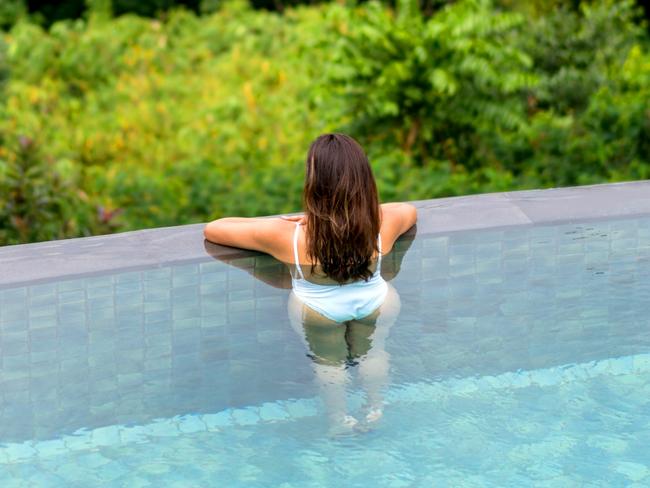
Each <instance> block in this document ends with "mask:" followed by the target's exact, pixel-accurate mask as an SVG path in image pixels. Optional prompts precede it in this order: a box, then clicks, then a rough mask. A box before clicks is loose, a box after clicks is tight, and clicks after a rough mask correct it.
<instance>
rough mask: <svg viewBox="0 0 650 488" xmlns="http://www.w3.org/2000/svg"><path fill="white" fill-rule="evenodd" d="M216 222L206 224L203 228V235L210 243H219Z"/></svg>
mask: <svg viewBox="0 0 650 488" xmlns="http://www.w3.org/2000/svg"><path fill="white" fill-rule="evenodd" d="M217 222H218V221H217V220H215V221H212V222H208V223H207V224H205V227H203V235H204V237H205V238H206V239H207V240H208V241H210V242H215V243H218V242H219V224H218V223H217Z"/></svg>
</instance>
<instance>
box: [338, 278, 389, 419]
mask: <svg viewBox="0 0 650 488" xmlns="http://www.w3.org/2000/svg"><path fill="white" fill-rule="evenodd" d="M400 309H401V302H400V297H399V294H398V293H397V291H396V290H395V288H394V287H393V286H392V285H391V284H390V283H388V293H387V295H386V299H385V300H384V303H383V304H382V305H381V306H380V307H379V308H378V309H377V311H376V312H374V313H372V314H371V315H369V316H368V317H364V318H363V319H360V320H355V321H354V322H351V323H350V327H351V328H353V330H354V329H355V328H356V332H353V333H352V334H351V337H352V338H353V340H354V337H362V336H363V335H366V336H367V334H368V328H369V327H374V330H373V331H372V333H371V334H370V336H369V337H368V339H369V342H370V349H369V350H368V351H367V352H366V353H365V354H363V355H361V356H360V357H359V359H358V361H359V377H360V379H361V382H362V384H363V388H364V390H365V391H366V398H367V402H366V407H365V409H366V411H367V415H366V420H367V421H369V422H372V421H375V420H378V419H379V418H380V417H381V415H382V408H383V390H384V389H385V387H386V386H387V385H388V371H389V368H390V354H389V353H388V352H386V349H385V346H386V339H387V338H388V334H389V332H390V328H391V327H392V326H393V324H394V323H395V320H396V319H397V316H398V315H399V312H400ZM359 342H361V341H359Z"/></svg>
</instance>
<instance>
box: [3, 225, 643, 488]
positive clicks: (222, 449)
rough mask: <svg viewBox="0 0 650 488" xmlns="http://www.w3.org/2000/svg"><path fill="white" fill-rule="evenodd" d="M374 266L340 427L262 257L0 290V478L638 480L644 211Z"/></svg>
mask: <svg viewBox="0 0 650 488" xmlns="http://www.w3.org/2000/svg"><path fill="white" fill-rule="evenodd" d="M389 264H390V263H389ZM392 266H393V268H392V269H387V270H386V271H387V273H388V274H390V275H392V274H394V275H395V277H394V278H393V279H392V280H391V283H392V284H393V286H394V287H395V290H396V291H397V293H398V295H399V299H400V300H401V310H400V312H399V315H398V316H397V318H396V320H395V322H394V324H392V326H391V327H390V330H389V333H388V337H387V339H386V341H385V352H386V353H387V358H388V365H389V373H388V385H387V386H386V388H385V391H384V401H385V408H384V416H383V418H381V419H380V420H379V421H377V422H376V423H373V424H371V425H370V426H368V427H366V428H363V429H361V428H358V429H353V430H351V431H350V432H345V433H342V434H337V435H332V434H331V432H330V431H329V425H328V422H327V419H326V415H324V413H325V408H326V407H325V403H324V401H323V399H322V396H321V394H322V391H321V390H319V388H318V385H316V384H315V382H314V371H313V369H312V360H311V359H310V358H309V357H308V355H307V354H308V352H309V351H307V350H306V348H305V345H304V343H303V342H302V338H301V337H300V336H299V335H298V334H297V333H296V332H295V331H294V330H293V328H292V327H291V324H290V321H289V318H288V314H287V300H288V294H289V290H287V289H284V288H276V287H275V286H273V285H271V284H269V283H270V282H273V283H275V284H276V285H277V284H279V283H281V282H282V279H281V270H282V267H281V265H279V264H278V263H276V262H275V261H273V260H272V259H270V258H267V257H254V256H248V257H238V258H235V259H226V260H225V261H219V260H215V259H212V258H211V257H209V256H206V257H204V258H201V259H197V260H194V261H193V262H186V263H180V264H178V263H177V264H164V263H161V264H158V265H155V266H147V267H142V268H140V269H129V270H126V271H124V270H123V271H118V270H116V271H113V272H101V273H95V274H93V275H85V276H79V277H75V278H66V279H47V280H42V281H41V282H38V283H30V282H26V283H22V284H21V285H20V286H4V288H3V289H2V290H0V300H1V301H0V305H1V308H0V354H1V360H2V363H1V364H2V369H1V371H0V381H1V392H2V397H1V400H0V441H1V442H2V444H1V446H0V486H3V487H11V486H25V485H26V484H27V485H29V486H96V485H102V486H104V485H105V486H134V487H135V486H228V487H236V486H264V487H266V486H284V487H293V486H295V487H311V486H314V487H316V486H319V487H320V486H369V485H375V486H390V487H393V486H395V487H401V486H423V487H424V486H426V487H429V486H454V487H455V486H477V487H479V486H480V487H483V486H530V485H533V484H534V485H535V486H580V485H585V486H633V484H634V483H637V486H647V485H648V484H649V483H650V451H649V450H648V449H647V445H648V441H650V400H649V399H650V327H649V326H650V315H649V314H648V303H649V299H650V217H643V216H641V217H635V218H618V219H607V220H590V221H583V222H574V223H565V224H559V225H536V226H518V227H507V228H490V229H484V230H471V231H463V232H452V233H448V234H436V235H432V234H426V233H419V234H418V235H417V236H416V237H415V238H414V239H413V237H412V236H411V237H408V236H407V237H406V238H405V239H402V240H401V241H399V242H398V244H397V246H396V249H395V251H394V259H393V263H392ZM357 370H358V366H351V367H350V368H349V369H348V373H349V375H350V381H349V383H348V384H347V386H346V396H347V401H348V403H349V412H350V414H351V415H355V416H357V417H359V414H358V412H359V410H360V408H361V407H362V405H363V403H364V399H365V396H366V394H367V392H366V389H365V388H364V385H363V384H362V382H361V381H360V378H359V374H358V371H357Z"/></svg>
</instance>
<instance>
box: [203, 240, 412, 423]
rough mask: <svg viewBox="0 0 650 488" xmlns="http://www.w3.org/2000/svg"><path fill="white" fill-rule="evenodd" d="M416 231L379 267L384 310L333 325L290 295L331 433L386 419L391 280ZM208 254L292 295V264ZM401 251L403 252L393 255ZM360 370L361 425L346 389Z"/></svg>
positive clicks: (396, 300) (213, 249)
mask: <svg viewBox="0 0 650 488" xmlns="http://www.w3.org/2000/svg"><path fill="white" fill-rule="evenodd" d="M415 233H416V228H415V227H414V228H412V229H411V230H410V231H409V232H407V233H406V234H404V235H402V236H401V237H400V238H399V240H398V241H397V242H396V243H395V247H394V250H393V251H391V252H390V253H388V254H386V255H385V256H383V258H382V262H381V274H382V276H383V277H384V279H385V280H386V281H387V282H389V283H388V293H387V295H386V299H385V300H384V302H383V304H382V305H381V306H380V307H379V308H378V309H377V310H375V311H374V312H373V313H371V314H370V315H368V316H367V317H364V318H362V319H358V320H351V321H347V322H343V323H337V322H334V321H332V320H330V319H328V318H326V317H324V316H322V315H321V314H319V313H318V312H316V311H314V310H313V309H311V308H309V307H308V306H307V305H305V304H304V303H303V302H302V301H301V300H300V299H299V298H298V297H297V296H295V295H294V294H293V293H290V295H289V300H288V314H289V319H290V322H291V325H292V327H293V329H294V330H295V331H296V333H297V334H298V336H299V337H300V339H301V340H302V342H303V344H304V345H305V347H306V349H307V356H309V357H310V358H311V359H312V368H313V371H314V377H315V381H316V383H317V385H318V388H319V391H320V393H321V395H322V398H323V402H324V404H325V407H326V409H327V416H328V420H329V425H330V433H332V434H336V433H339V432H345V431H347V430H351V429H353V428H355V427H356V428H361V429H364V428H368V427H369V426H370V425H371V424H372V423H373V422H376V421H377V420H379V419H380V418H381V416H382V413H383V390H384V388H385V387H386V386H388V384H389V377H388V373H389V369H390V354H389V353H388V352H386V339H387V338H388V335H389V332H390V328H391V327H392V326H393V324H394V323H395V321H396V319H397V316H398V315H399V312H400V308H401V302H400V297H399V294H398V293H397V291H396V290H395V288H394V287H393V285H391V284H390V280H392V279H393V278H395V277H396V276H397V275H398V273H399V270H400V267H401V264H402V259H403V258H404V256H405V254H406V252H407V251H408V248H409V247H410V245H411V243H412V242H413V239H414V238H415ZM205 246H206V251H207V252H208V254H210V255H211V256H213V257H214V258H216V259H219V260H222V261H224V262H226V263H228V264H230V265H232V266H236V267H239V268H241V269H244V270H245V271H247V272H249V273H250V274H251V275H253V276H254V277H255V278H257V279H258V280H260V281H262V282H264V283H266V284H268V285H271V286H273V287H275V288H284V289H291V274H290V269H291V268H293V267H294V266H293V265H292V264H287V265H286V266H285V265H282V264H281V263H280V262H279V261H276V262H275V263H276V264H277V266H276V265H265V266H253V267H251V266H250V263H246V262H245V261H242V260H241V259H240V260H237V259H234V260H232V259H228V258H222V257H221V256H220V253H219V252H218V249H219V247H220V246H216V245H215V244H212V243H210V242H208V241H205ZM396 249H399V252H395V250H396ZM352 367H357V368H358V375H359V379H360V380H361V384H362V387H363V389H364V392H365V395H366V402H365V405H364V407H363V409H362V418H361V423H359V421H358V420H357V419H356V418H354V417H352V416H350V415H348V409H347V400H346V387H347V386H348V385H349V383H350V380H351V378H350V369H351V368H352Z"/></svg>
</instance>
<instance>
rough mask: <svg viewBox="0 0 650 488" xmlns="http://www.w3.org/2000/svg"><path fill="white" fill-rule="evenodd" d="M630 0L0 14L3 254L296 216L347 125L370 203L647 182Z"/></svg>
mask: <svg viewBox="0 0 650 488" xmlns="http://www.w3.org/2000/svg"><path fill="white" fill-rule="evenodd" d="M647 15H648V9H647V6H646V5H644V4H643V2H635V1H633V0H629V1H625V0H624V1H613V0H594V1H590V2H578V1H574V0H494V1H487V0H458V1H444V0H422V1H421V2H417V1H412V0H395V1H391V2H382V3H378V2H376V1H367V2H356V1H351V0H342V1H338V2H316V1H311V2H303V1H299V0H286V1H285V0H252V1H251V2H246V1H243V0H224V1H220V0H186V1H182V2H181V1H172V0H151V1H139V0H112V1H110V0H74V1H73V0H69V1H60V2H45V1H42V2H37V1H26V0H0V27H1V28H2V29H3V31H2V36H1V37H0V97H1V98H0V111H1V112H2V114H1V117H0V245H5V244H16V243H22V242H34V241H42V240H49V239H59V238H66V237H75V236H86V235H93V234H104V233H110V232H117V231H124V230H133V229H140V228H147V227H157V226H168V225H178V224H184V223H192V222H205V221H208V220H211V219H215V218H218V217H222V216H227V215H239V216H253V215H266V214H275V213H282V212H289V211H297V210H299V209H300V206H301V201H300V199H301V189H302V177H303V174H304V173H303V172H304V168H303V165H304V158H305V155H306V152H307V149H308V146H309V143H310V142H311V141H312V140H313V139H314V138H315V137H316V136H318V135H319V134H321V133H323V132H326V131H337V132H345V133H348V134H350V135H352V136H353V137H355V138H356V139H357V140H358V141H359V142H360V143H361V144H362V145H363V147H364V148H365V149H366V151H367V153H368V156H369V158H370V160H371V162H372V164H373V167H374V170H375V175H376V177H377V180H378V184H379V189H380V193H381V198H382V200H383V201H391V200H411V199H425V198H435V197H440V196H450V195H462V194H469V193H479V192H492V191H502V190H514V189H525V188H544V187H554V186H569V185H583V184H592V183H600V182H607V181H623V180H636V179H645V178H649V177H650V33H649V31H648V27H647V21H646V19H647Z"/></svg>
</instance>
